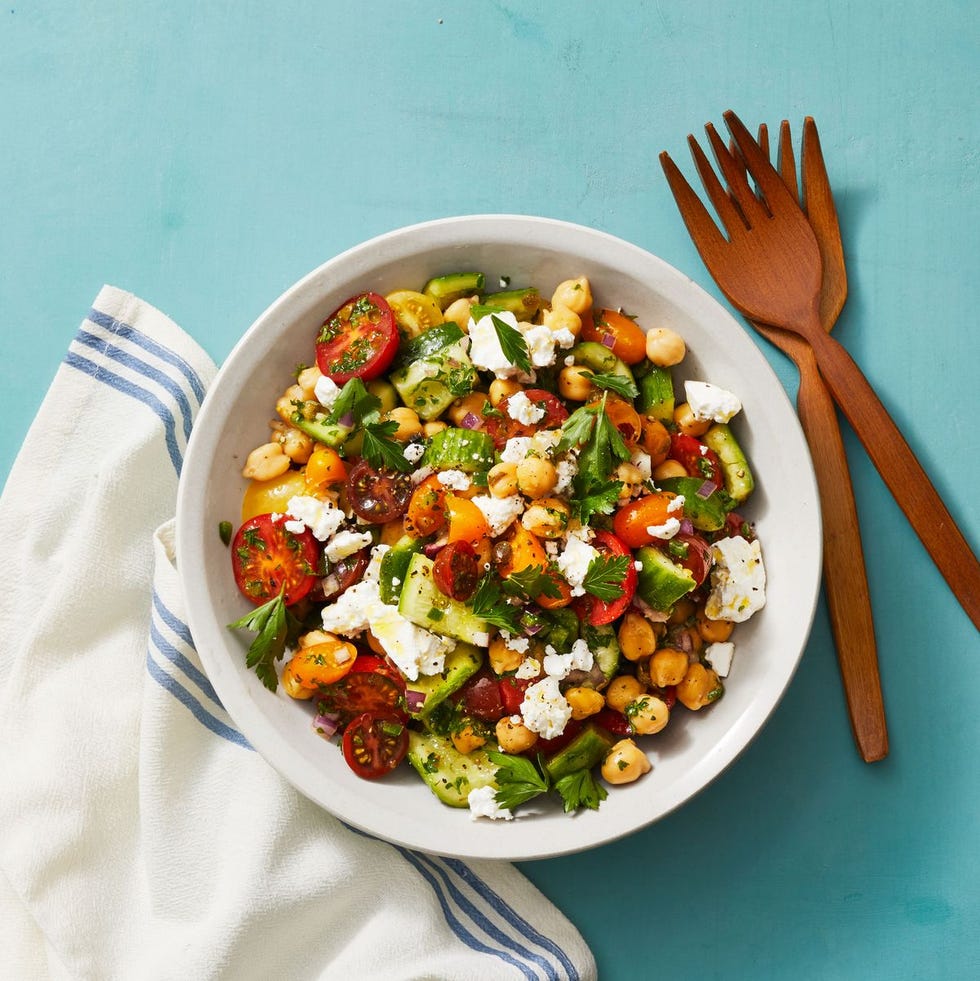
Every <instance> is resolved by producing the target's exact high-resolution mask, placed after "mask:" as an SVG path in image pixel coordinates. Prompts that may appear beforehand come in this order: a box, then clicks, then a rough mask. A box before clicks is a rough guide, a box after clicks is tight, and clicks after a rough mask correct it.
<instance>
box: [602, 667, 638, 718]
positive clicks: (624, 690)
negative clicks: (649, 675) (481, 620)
mask: <svg viewBox="0 0 980 981" xmlns="http://www.w3.org/2000/svg"><path fill="white" fill-rule="evenodd" d="M643 691H644V689H643V685H642V684H641V683H640V682H639V681H637V679H636V678H634V677H633V676H632V675H631V674H621V675H619V677H617V678H613V680H612V681H610V682H609V687H608V688H607V689H606V704H607V705H608V706H609V707H610V708H611V709H615V711H617V712H625V711H626V706H627V705H629V703H630V702H634V701H636V699H638V698H639V697H640V696H641V695H642V694H643Z"/></svg>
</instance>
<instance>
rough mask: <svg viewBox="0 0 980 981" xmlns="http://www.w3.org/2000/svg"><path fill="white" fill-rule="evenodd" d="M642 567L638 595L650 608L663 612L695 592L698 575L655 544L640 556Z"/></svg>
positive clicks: (637, 554)
mask: <svg viewBox="0 0 980 981" xmlns="http://www.w3.org/2000/svg"><path fill="white" fill-rule="evenodd" d="M636 558H637V560H638V561H639V563H640V565H641V566H642V568H641V569H640V575H639V579H638V582H637V584H636V593H637V595H638V596H639V597H640V599H641V600H643V602H644V603H646V604H647V605H648V606H650V607H652V608H653V609H654V610H659V611H660V612H662V613H669V612H670V609H671V607H672V606H673V605H674V604H675V603H676V602H677V601H678V600H679V599H680V598H681V597H682V596H685V595H686V594H687V593H689V592H690V591H691V590H692V589H694V586H695V582H694V576H692V575H691V573H690V572H689V571H688V570H687V569H685V568H684V567H683V566H682V565H678V564H677V563H676V562H672V561H671V559H670V558H669V557H668V556H667V555H665V554H664V553H663V552H661V551H660V549H659V548H655V547H654V546H652V545H645V546H644V547H643V548H641V549H639V550H638V551H637V553H636Z"/></svg>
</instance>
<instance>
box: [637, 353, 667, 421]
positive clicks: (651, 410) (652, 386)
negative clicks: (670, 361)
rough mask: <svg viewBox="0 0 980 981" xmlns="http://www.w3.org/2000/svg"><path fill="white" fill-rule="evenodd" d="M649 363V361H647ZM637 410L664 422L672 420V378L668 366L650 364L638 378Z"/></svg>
mask: <svg viewBox="0 0 980 981" xmlns="http://www.w3.org/2000/svg"><path fill="white" fill-rule="evenodd" d="M648 363H649V362H648ZM639 389H640V394H639V397H638V398H637V400H636V408H637V411H638V412H640V413H642V414H643V415H645V416H653V418H654V419H657V420H658V421H660V422H662V423H664V424H666V423H670V422H673V421H674V379H673V376H672V375H671V373H670V368H661V367H660V366H659V365H655V364H651V365H650V368H649V369H648V371H647V372H646V374H645V375H643V377H642V378H641V379H640V383H639Z"/></svg>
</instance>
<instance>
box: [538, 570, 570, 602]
mask: <svg viewBox="0 0 980 981" xmlns="http://www.w3.org/2000/svg"><path fill="white" fill-rule="evenodd" d="M549 577H550V579H551V581H552V582H553V583H554V584H555V586H557V587H558V592H559V593H561V595H560V596H546V595H545V594H544V593H538V595H537V597H536V599H535V602H536V603H537V604H538V606H540V607H541V608H542V609H544V610H559V609H561V608H562V607H563V606H568V604H569V603H571V602H572V587H571V586H569V585H568V583H567V582H565V580H564V579H563V578H562V577H561V576H560V575H558V573H557V572H551V573H549Z"/></svg>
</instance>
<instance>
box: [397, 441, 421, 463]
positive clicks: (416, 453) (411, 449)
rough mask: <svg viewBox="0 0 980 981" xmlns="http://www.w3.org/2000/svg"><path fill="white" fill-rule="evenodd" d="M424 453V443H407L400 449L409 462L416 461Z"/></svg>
mask: <svg viewBox="0 0 980 981" xmlns="http://www.w3.org/2000/svg"><path fill="white" fill-rule="evenodd" d="M424 455H425V444H424V443H409V444H408V445H407V446H406V447H405V449H403V450H402V456H403V457H405V459H406V460H408V462H409V463H418V462H419V460H421V459H422V457H423V456H424Z"/></svg>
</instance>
